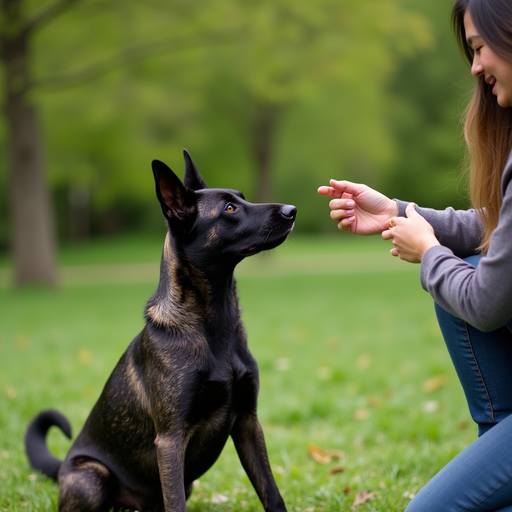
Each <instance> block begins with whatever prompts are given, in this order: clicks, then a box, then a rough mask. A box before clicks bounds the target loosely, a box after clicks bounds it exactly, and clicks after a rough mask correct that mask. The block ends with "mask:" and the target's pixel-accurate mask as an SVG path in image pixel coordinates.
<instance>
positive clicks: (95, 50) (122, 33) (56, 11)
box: [0, 0, 231, 286]
mask: <svg viewBox="0 0 512 512" xmlns="http://www.w3.org/2000/svg"><path fill="white" fill-rule="evenodd" d="M43 3H44V2H42V1H32V2H31V1H27V0H2V1H1V3H0V63H1V65H2V70H3V77H4V84H3V105H4V112H5V115H6V119H7V132H8V136H7V147H8V154H9V159H8V184H9V187H10V193H9V199H10V220H11V229H10V234H11V247H12V252H13V256H14V263H15V282H16V284H17V285H25V284H30V283H41V284H45V285H49V286H54V285H55V284H56V282H57V275H56V264H55V226H54V218H53V214H52V205H51V201H50V196H49V193H48V185H47V181H46V176H45V159H44V151H43V138H42V133H41V129H40V123H39V110H38V107H39V105H38V100H39V99H40V98H39V96H38V92H39V91H41V90H42V89H43V90H44V89H48V88H53V89H55V88H60V87H69V86H72V85H77V84H82V83H84V82H87V81H90V80H94V79H96V78H98V77H99V76H102V75H104V74H105V73H107V72H110V71H112V69H115V68H117V67H119V66H124V65H127V64H131V63H133V62H137V61H140V60H142V59H145V58H147V57H148V56H155V55H157V54H159V53H163V52H168V51H170V50H171V49H172V50H176V49H177V48H181V47H184V46H185V47H186V46H191V45H204V43H205V41H204V39H202V37H203V36H204V37H206V38H207V39H208V43H210V44H211V43H212V42H214V41H213V38H214V37H215V34H212V33H211V31H210V32H209V31H208V28H209V27H211V26H212V22H211V21H208V14H209V13H210V10H211V9H203V10H201V9H199V7H197V8H194V9H195V10H194V9H191V8H190V6H189V5H188V4H187V3H185V2H183V1H177V2H175V5H174V11H173V12H174V13H175V14H176V16H175V18H174V19H173V18H172V17H171V16H169V17H168V18H167V19H165V18H163V17H161V16H160V18H159V17H158V16H152V17H151V24H152V29H153V30H154V31H155V33H156V34H157V37H155V36H154V35H153V32H151V31H150V29H148V23H147V20H144V21H145V22H141V16H140V14H141V8H144V7H147V6H141V5H139V3H136V2H129V1H127V2H122V1H119V0H118V1H116V0H112V1H108V0H96V1H89V2H80V1H79V0H54V1H53V3H44V5H42V4H43ZM221 3H222V2H221ZM78 4H82V5H83V6H84V7H83V9H82V10H81V12H80V13H79V16H77V17H75V19H74V22H75V23H72V24H70V23H69V21H70V19H69V18H68V19H67V20H66V22H67V24H66V25H64V26H63V27H62V28H63V30H62V31H59V33H58V34H56V38H53V41H52V38H51V37H50V39H49V41H50V42H53V43H55V42H56V39H58V43H57V44H55V45H54V46H53V50H54V51H53V53H52V54H51V55H49V56H48V55H45V57H44V58H42V59H40V60H41V62H37V59H34V58H33V57H34V54H36V57H40V56H41V54H42V53H44V52H43V51H41V49H40V48H38V49H36V50H35V51H34V42H35V36H36V35H38V33H39V31H40V29H42V28H43V27H45V26H46V25H48V24H49V22H52V21H54V20H56V19H57V18H58V17H60V15H61V14H63V13H64V12H66V11H68V10H71V9H70V8H71V7H73V6H74V5H78ZM156 4H158V2H156ZM210 4H212V5H214V4H215V2H210ZM161 5H163V3H162V4H161ZM161 5H157V8H158V7H160V8H161ZM149 7H150V8H153V7H154V6H151V5H150V6H149ZM214 7H215V5H214ZM192 12H195V13H196V14H197V16H196V17H195V19H194V20H193V22H191V20H188V21H189V23H182V24H181V25H179V23H180V22H182V21H183V18H185V19H186V18H187V16H189V15H190V14H191V13H192ZM105 13H107V14H108V15H109V16H107V17H105ZM153 14H154V9H153ZM166 14H167V15H169V14H170V12H169V11H167V13H166ZM178 14H179V15H178ZM84 15H85V16H84ZM72 16H73V14H72ZM93 18H95V19H94V20H93V22H92V23H91V20H92V19H93ZM170 20H171V21H172V22H173V23H171V22H170ZM105 21H106V23H105ZM170 28H175V31H174V32H172V33H171V35H170V36H169V35H168V34H169V32H168V30H169V29H170ZM84 29H85V30H84ZM87 30H89V33H87ZM72 33H74V34H73V36H72V37H70V40H69V41H66V36H68V35H71V34H72ZM77 33H78V34H79V37H80V39H81V40H80V43H82V44H80V45H77V46H75V47H74V48H72V50H73V53H72V55H71V56H70V49H71V44H72V43H73V42H76V41H77V39H76V34H77ZM91 33H92V34H94V37H90V34H91ZM217 33H219V40H220V41H223V39H224V37H225V34H224V33H222V31H217ZM160 34H164V35H163V36H161V35H160ZM230 35H231V34H227V37H230ZM144 39H146V41H145V42H144V43H140V41H144ZM64 41H66V43H68V44H69V45H68V44H66V43H65V44H63V42H64ZM84 41H87V44H85V45H84V44H83V42H84ZM50 46H51V44H50ZM105 48H114V51H113V53H112V54H111V55H107V57H106V58H103V54H104V52H105ZM46 49H48V48H46ZM63 54H64V55H66V57H68V61H67V63H69V64H70V65H71V67H72V66H73V63H74V62H84V61H85V62H87V61H90V60H91V58H90V55H91V54H94V55H97V56H100V60H99V61H98V62H96V63H94V64H91V65H88V66H85V67H84V68H82V69H78V70H77V69H75V70H73V69H72V70H71V71H70V72H68V73H66V72H64V73H62V72H60V73H58V74H56V75H55V73H54V70H55V69H58V70H61V69H62V68H63V66H62V60H61V57H62V55H63ZM69 57H71V59H69ZM69 60H71V62H69ZM64 62H66V61H65V60H64ZM41 63H42V64H43V65H41ZM45 67H46V69H44V71H46V72H48V71H50V76H46V77H41V76H38V75H39V73H40V71H41V68H45ZM70 198H71V202H72V203H74V204H75V205H81V206H83V204H84V201H87V198H88V194H87V191H85V190H84V189H80V188H77V189H75V190H71V195H70Z"/></svg>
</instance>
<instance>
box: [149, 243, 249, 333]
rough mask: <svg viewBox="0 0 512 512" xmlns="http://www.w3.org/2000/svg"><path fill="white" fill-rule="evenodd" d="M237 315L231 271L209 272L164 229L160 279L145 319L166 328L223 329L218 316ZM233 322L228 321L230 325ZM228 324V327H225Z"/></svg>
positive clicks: (229, 316)
mask: <svg viewBox="0 0 512 512" xmlns="http://www.w3.org/2000/svg"><path fill="white" fill-rule="evenodd" d="M226 317H228V318H231V320H232V321H233V320H237V319H239V318H240V307H239V303H238V294H237V291H236V283H235V279H234V277H233V271H230V272H226V273H225V275H222V274H221V273H212V275H208V272H207V271H205V270H204V269H202V268H198V266H196V265H194V263H192V262H191V261H190V259H189V258H188V257H187V255H186V253H185V252H184V251H181V250H180V249H179V248H178V246H177V244H176V243H175V241H174V240H173V238H172V236H171V235H170V234H169V233H167V236H166V239H165V244H164V248H163V252H162V261H161V264H160V281H159V283H158V287H157V289H156V291H155V293H154V294H153V295H152V296H151V298H150V299H149V301H148V304H147V306H146V319H147V320H148V321H149V322H151V323H152V324H153V325H156V326H158V327H162V328H164V329H166V330H171V331H174V332H176V331H178V332H183V333H188V332H197V330H201V331H203V330H204V329H207V330H215V331H217V330H219V329H220V330H223V328H224V326H219V325H216V324H217V323H218V320H219V319H221V318H224V319H225V318H226ZM232 326H233V323H231V329H232ZM227 328H229V327H227Z"/></svg>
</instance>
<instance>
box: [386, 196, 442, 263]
mask: <svg viewBox="0 0 512 512" xmlns="http://www.w3.org/2000/svg"><path fill="white" fill-rule="evenodd" d="M414 206H415V204H414V203H409V205H408V206H407V208H406V210H405V213H406V215H407V218H406V217H396V218H395V217H393V218H392V219H389V220H388V229H387V230H386V231H383V233H382V238H384V240H392V241H393V245H394V246H395V247H394V248H393V249H391V251H390V253H391V254H392V255H393V256H398V257H399V258H400V259H402V260H405V261H408V262H410V263H421V260H422V259H423V255H424V254H425V253H426V252H427V250H428V249H430V248H431V247H433V246H434V245H441V244H440V243H439V241H438V240H437V238H436V236H435V234H434V228H433V227H432V226H431V225H430V224H429V223H428V222H427V221H426V220H425V219H424V218H423V217H422V216H421V215H420V214H419V213H418V212H417V211H416V210H415V209H414ZM391 220H392V224H393V226H392V227H389V226H390V222H389V221H391Z"/></svg>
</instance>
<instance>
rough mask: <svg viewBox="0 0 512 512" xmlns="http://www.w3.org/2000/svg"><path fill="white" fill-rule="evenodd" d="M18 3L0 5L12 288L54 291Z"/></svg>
mask: <svg viewBox="0 0 512 512" xmlns="http://www.w3.org/2000/svg"><path fill="white" fill-rule="evenodd" d="M22 4H23V2H22V0H3V2H2V4H1V5H2V10H3V12H2V13H1V15H2V16H3V25H2V32H3V33H2V34H1V35H0V36H1V43H2V44H1V58H2V61H3V67H4V76H5V86H4V111H5V115H6V118H7V126H8V148H9V149H8V152H9V155H8V166H9V196H10V216H11V223H10V224H11V250H12V253H13V256H14V262H15V283H16V285H18V286H22V285H28V284H44V285H47V286H55V285H56V283H57V272H56V264H55V233H54V219H53V214H52V208H51V201H50V194H49V191H48V188H47V186H46V181H45V176H44V174H45V173H44V157H43V149H42V141H41V132H40V128H39V122H38V115H37V114H38V112H37V109H36V107H35V105H32V104H31V101H30V96H29V94H30V87H31V80H30V55H29V44H28V43H29V37H30V32H29V31H28V30H27V29H26V26H24V25H23V19H22V14H21V13H22Z"/></svg>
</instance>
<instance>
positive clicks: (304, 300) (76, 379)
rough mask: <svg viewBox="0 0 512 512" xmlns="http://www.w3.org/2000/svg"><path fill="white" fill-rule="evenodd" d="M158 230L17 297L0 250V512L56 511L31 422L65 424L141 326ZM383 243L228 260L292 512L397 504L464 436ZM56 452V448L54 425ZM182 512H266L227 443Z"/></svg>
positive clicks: (461, 416) (431, 324)
mask: <svg viewBox="0 0 512 512" xmlns="http://www.w3.org/2000/svg"><path fill="white" fill-rule="evenodd" d="M161 243H162V241H161V240H160V239H159V238H158V237H157V238H154V237H147V238H125V239H121V240H109V241H99V242H95V243H94V244H91V245H89V246H87V247H68V248H64V249H62V251H61V252H60V256H59V257H60V262H61V264H62V265H63V268H62V272H61V275H62V282H63V286H61V287H60V288H59V289H58V290H53V291H48V290H44V289H39V288H33V289H26V290H22V291H15V290H13V289H12V288H10V286H9V284H8V283H9V269H8V268H7V267H8V261H7V260H5V259H4V260H1V259H0V267H3V268H0V311H1V313H0V315H1V322H0V361H2V363H1V364H2V366H1V372H0V511H1V510H4V511H11V510H23V511H32V510H55V508H56V500H57V496H58V489H57V485H56V484H55V483H53V482H51V481H49V480H48V479H46V478H45V477H43V476H42V475H40V474H37V473H35V472H34V471H33V470H31V468H30V467H29V465H28V463H27V460H26V457H25V455H24V451H23V436H24V432H25V428H26V425H27V423H28V422H29V420H30V418H31V417H32V416H33V415H34V414H35V413H37V412H38V411H39V410H41V409H44V408H50V407H52V408H57V409H59V410H60V411H61V412H63V413H64V414H65V415H66V416H67V417H68V418H69V419H70V421H71V423H72V425H73V428H74V432H75V433H76V432H78V431H79V429H80V427H81V425H82V424H83V422H84V420H85V418H86V417H87V414H88V412H89V411H90V409H91V407H92V405H93V404H94V402H95V400H96V398H97V397H98V395H99V393H100V392H101V389H102V387H103V384H104V382H105V380H106V379H107V377H108V375H109V373H110V371H111V370H112V368H113V366H114V365H115V363H116V362H117V360H118V359H119V357H120V355H121V354H122V352H123V351H124V349H125V347H126V346H127V345H128V343H129V342H130V341H131V339H132V338H133V337H134V336H135V335H136V334H137V333H138V332H139V330H140V329H141V328H142V326H143V320H142V312H143V308H144V305H145V302H146V300H147V299H148V297H149V296H150V294H151V293H152V291H153V290H154V288H155V285H156V279H157V277H158V260H159V257H160V251H161ZM389 249H390V246H389V245H388V243H387V242H383V241H382V240H380V239H378V238H375V239H363V238H355V237H349V236H346V235H344V234H339V235H338V236H336V237H332V238H304V237H299V236H296V235H292V236H291V237H290V240H288V241H287V242H286V243H285V245H284V246H282V247H280V248H279V249H277V250H276V251H274V252H273V253H271V254H268V255H262V256H256V257H253V258H251V259H249V260H247V261H245V262H243V263H242V264H241V265H240V267H239V268H238V269H237V273H236V274H237V282H238V288H239V294H240V300H241V304H242V307H243V310H244V320H245V324H246V327H247V331H248V334H249V343H250V347H251V350H252V351H253V353H254V355H255V356H256V358H257V360H258V362H259V366H260V379H261V391H260V398H259V415H260V420H261V423H262V425H263V429H264V431H265V436H266V440H267V447H268V450H269V455H270V460H271V464H272V467H273V470H274V474H275V476H276V480H277V482H278V485H279V488H280V490H281V493H282V495H283V497H284V499H285V502H286V503H287V507H288V510H289V511H297V512H301V511H306V512H313V511H325V512H331V511H332V512H334V511H340V510H351V507H353V506H354V503H356V504H357V503H358V502H359V499H358V498H360V497H361V496H362V493H364V492H367V494H366V496H367V497H368V498H371V499H369V500H368V501H366V502H364V503H362V504H361V505H358V506H356V507H355V508H354V509H356V510H361V511H365V512H367V511H399V510H403V509H404V508H405V507H406V505H407V503H408V502H409V500H410V499H411V497H412V496H413V495H414V494H415V493H416V492H417V491H418V490H419V489H420V488H421V487H422V485H423V484H424V483H425V482H426V481H428V479H429V478H430V477H432V476H433V475H434V474H435V472H436V471H438V470H439V469H440V468H441V467H442V466H443V465H444V464H446V462H448V461H449V460H450V459H451V458H452V457H453V456H454V455H455V454H457V453H458V452H459V451H460V450H461V449H463V448H464V447H465V446H466V445H467V444H469V443H470V442H472V441H473V440H474V439H475V438H476V428H475V427H474V425H473V424H472V422H471V419H470V417H469V413H468V411H467V407H466V404H465V401H464V397H463V393H462V390H461V388H460V385H459V383H458V381H457V378H456V375H455V373H454V371H453V369H452V367H451V363H450V360H449V357H448V354H447V352H446V349H445V347H444V343H443V340H442V337H441V335H440V333H439V329H438V327H437V323H436V320H435V315H434V311H433V306H432V301H431V299H430V297H429V296H428V294H426V293H425V292H424V291H423V290H422V289H421V286H420V284H419V278H418V272H419V267H418V266H414V265H409V264H406V263H404V262H401V261H399V260H397V259H395V258H392V257H391V256H389V254H388V251H389ZM49 443H50V446H51V449H52V451H53V452H54V453H55V454H56V455H57V456H59V457H60V458H62V457H64V456H65V454H66V450H67V449H68V447H69V441H67V440H66V439H65V438H64V436H63V435H61V434H60V433H59V432H58V431H53V430H52V431H51V432H50V435H49ZM188 507H189V510H190V511H191V512H199V511H207V512H220V511H222V510H228V511H245V512H249V511H259V510H263V508H262V506H261V504H260V503H259V501H258V499H257V497H256V495H255V492H254V490H253V488H252V486H251V485H250V483H249V481H248V478H247V477H246V475H245V473H244V471H243V470H242V468H241V465H240V463H239V461H238V458H237V455H236V452H235V450H234V448H233V446H232V443H231V441H229V442H228V444H227V446H226V448H225V450H224V452H223V453H222V455H221V457H220V458H219V460H218V461H217V463H216V464H215V465H214V466H213V468H212V469H211V470H210V471H209V472H208V473H207V474H206V475H204V476H203V477H202V478H201V479H200V480H199V481H198V482H196V485H195V490H194V493H193V495H192V497H191V498H190V500H189V502H188Z"/></svg>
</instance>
